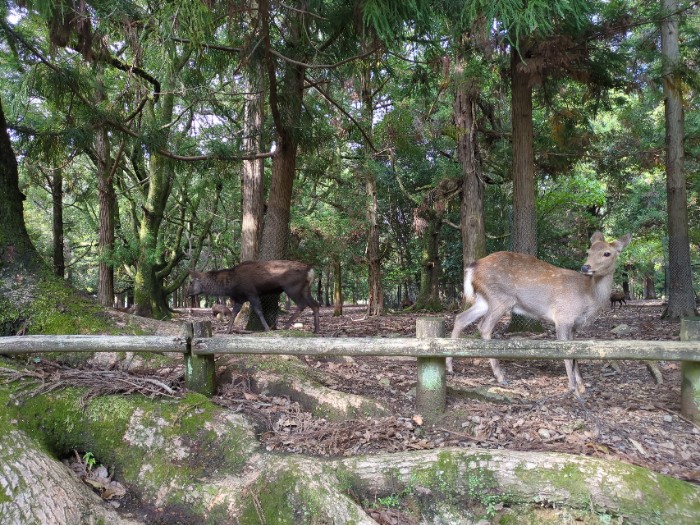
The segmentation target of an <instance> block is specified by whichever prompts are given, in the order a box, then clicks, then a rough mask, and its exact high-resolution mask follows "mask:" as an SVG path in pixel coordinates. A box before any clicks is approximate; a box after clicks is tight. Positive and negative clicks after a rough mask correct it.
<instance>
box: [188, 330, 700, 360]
mask: <svg viewBox="0 0 700 525" xmlns="http://www.w3.org/2000/svg"><path fill="white" fill-rule="evenodd" d="M192 352H193V353H195V354H289V355H315V356H323V355H335V356H337V355H348V356H363V355H366V356H414V357H448V356H453V357H495V358H499V359H574V358H575V359H610V360H619V359H639V360H649V361H700V343H698V342H683V343H682V342H679V341H636V340H614V341H608V340H595V341H594V340H576V341H555V340H541V339H502V340H493V339H492V340H490V341H484V340H481V339H451V338H434V339H416V338H412V337H391V338H380V337H348V338H331V337H314V338H306V337H304V338H297V337H255V336H237V337H214V338H211V339H194V340H193V341H192Z"/></svg>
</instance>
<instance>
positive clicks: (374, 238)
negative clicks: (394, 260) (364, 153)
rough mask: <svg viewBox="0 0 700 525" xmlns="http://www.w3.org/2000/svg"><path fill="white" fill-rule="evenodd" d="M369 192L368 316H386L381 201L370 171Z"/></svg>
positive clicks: (366, 179) (366, 184)
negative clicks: (380, 237) (380, 241)
mask: <svg viewBox="0 0 700 525" xmlns="http://www.w3.org/2000/svg"><path fill="white" fill-rule="evenodd" d="M365 188H366V191H367V225H368V232H367V265H368V271H369V297H368V304H367V314H368V315H384V291H383V289H382V262H381V253H380V252H381V249H380V244H379V200H378V198H377V180H376V178H375V176H374V173H371V172H370V170H369V169H368V170H366V172H365Z"/></svg>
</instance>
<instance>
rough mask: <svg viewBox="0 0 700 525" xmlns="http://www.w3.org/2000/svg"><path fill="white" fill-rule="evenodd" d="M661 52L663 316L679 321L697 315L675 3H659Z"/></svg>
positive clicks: (666, 0)
mask: <svg viewBox="0 0 700 525" xmlns="http://www.w3.org/2000/svg"><path fill="white" fill-rule="evenodd" d="M662 8H663V12H664V13H665V15H666V16H664V18H663V21H662V22H661V52H662V54H663V58H664V70H663V84H664V102H665V105H664V107H665V114H666V193H667V205H666V209H667V215H668V260H669V291H668V306H667V307H666V311H665V312H664V313H663V317H666V318H670V319H680V318H682V317H689V316H694V315H696V310H695V292H694V290H693V276H692V271H691V266H690V241H689V237H688V196H687V192H686V177H685V172H684V168H683V157H684V153H683V136H684V115H683V96H682V93H681V85H680V83H681V81H680V78H679V77H678V75H677V74H676V73H675V71H674V69H675V68H676V66H677V65H678V63H679V60H680V59H679V51H678V16H679V15H677V14H671V13H674V12H676V11H677V9H678V2H677V1H676V0H662Z"/></svg>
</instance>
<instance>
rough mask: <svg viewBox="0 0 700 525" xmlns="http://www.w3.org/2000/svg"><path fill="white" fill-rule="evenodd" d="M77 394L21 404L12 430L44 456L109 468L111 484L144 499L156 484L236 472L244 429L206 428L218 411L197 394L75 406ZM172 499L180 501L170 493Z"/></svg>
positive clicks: (243, 452)
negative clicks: (136, 489) (88, 459)
mask: <svg viewBox="0 0 700 525" xmlns="http://www.w3.org/2000/svg"><path fill="white" fill-rule="evenodd" d="M83 393H84V391H83V390H80V389H65V390H63V391H60V392H53V393H50V394H47V395H43V396H37V397H34V398H31V399H28V400H27V401H26V402H25V403H24V405H23V407H22V410H21V419H20V427H21V428H22V429H24V430H25V431H26V432H27V433H28V434H30V435H31V436H32V437H33V438H35V440H37V442H39V443H40V444H41V445H42V446H43V447H44V448H45V449H46V450H47V451H48V452H50V453H52V454H54V455H56V456H58V457H61V456H66V455H69V454H71V453H72V451H73V450H77V451H78V452H79V453H83V452H86V451H90V452H91V453H93V454H94V456H95V457H96V458H97V460H98V461H99V462H100V463H103V464H105V465H114V466H115V467H116V474H117V479H120V480H122V481H126V482H127V483H134V484H138V485H139V486H141V487H143V490H144V495H145V496H146V498H149V497H153V496H154V495H155V494H156V492H157V491H158V490H159V489H161V488H162V487H186V486H187V485H188V484H190V483H192V482H194V481H195V480H197V479H199V478H200V477H203V476H205V475H210V474H215V473H216V472H217V471H218V470H223V471H226V472H227V473H230V474H235V473H236V472H239V471H240V469H241V468H242V467H243V465H244V463H245V460H246V458H247V457H248V455H249V451H250V449H251V446H252V443H253V440H252V437H251V436H250V435H248V433H247V432H246V427H245V426H244V425H240V426H239V425H235V424H231V425H230V426H229V427H228V428H227V432H225V433H222V434H221V435H218V434H217V433H216V432H215V431H214V430H213V428H212V426H211V425H210V424H209V423H210V422H211V421H212V420H213V419H214V418H215V417H216V414H215V411H217V410H219V409H218V408H217V407H216V406H215V405H213V404H212V403H211V402H210V401H209V400H207V399H206V398H204V397H203V396H200V395H198V394H189V395H187V396H185V398H183V399H182V400H176V401H162V400H155V401H154V400H150V399H147V398H145V397H143V396H139V395H134V396H103V397H98V398H95V399H92V400H90V401H89V402H87V404H86V405H85V406H84V407H83V406H81V401H80V400H81V396H82V395H83ZM171 493H172V498H173V500H174V501H173V502H175V503H187V504H190V505H191V504H192V502H184V501H180V500H182V499H183V498H185V497H186V494H185V493H184V491H183V490H182V489H175V490H172V491H171Z"/></svg>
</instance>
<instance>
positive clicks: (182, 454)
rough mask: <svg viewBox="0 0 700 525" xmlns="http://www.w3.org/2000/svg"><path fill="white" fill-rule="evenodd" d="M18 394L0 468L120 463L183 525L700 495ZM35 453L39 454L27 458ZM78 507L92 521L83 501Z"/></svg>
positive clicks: (131, 406)
mask: <svg viewBox="0 0 700 525" xmlns="http://www.w3.org/2000/svg"><path fill="white" fill-rule="evenodd" d="M13 388H18V386H17V385H10V386H7V385H5V386H0V403H1V404H2V406H3V408H6V409H9V410H6V411H5V413H4V415H0V435H2V436H3V437H2V438H0V452H1V454H0V455H2V460H3V462H2V465H8V464H11V463H12V462H13V461H14V462H17V461H31V463H32V467H31V468H36V469H38V472H39V474H37V475H40V476H41V472H42V469H48V468H53V467H51V466H50V465H54V466H57V467H58V468H59V469H60V468H64V467H62V466H61V465H60V464H59V463H58V462H56V461H55V460H49V459H48V458H47V455H48V456H51V455H54V456H59V455H63V454H66V453H69V452H71V451H72V450H78V451H79V452H80V453H83V452H87V451H89V452H92V453H93V454H94V456H95V457H96V458H97V459H98V461H100V462H101V463H104V464H107V465H110V466H111V465H113V466H114V467H115V473H116V479H117V481H120V482H122V483H123V484H125V485H126V486H128V488H129V491H130V494H132V495H133V496H134V497H135V499H136V501H139V502H140V505H142V508H148V509H150V510H153V511H154V512H158V514H159V515H160V516H167V515H168V514H169V512H170V511H171V510H172V511H173V513H174V512H176V511H177V512H179V513H180V515H181V512H182V509H185V508H186V509H187V512H188V513H189V518H190V519H191V521H192V522H201V523H207V524H212V525H214V524H217V523H222V524H223V523H231V522H232V520H233V521H235V522H238V523H241V524H248V523H264V522H267V523H272V522H275V523H289V524H295V523H338V524H340V523H343V524H345V523H359V524H365V523H366V524H370V523H373V521H371V520H370V519H369V518H368V516H367V515H366V514H365V513H364V511H363V508H362V507H363V505H364V506H369V505H371V504H372V502H375V501H377V500H378V499H379V498H386V497H388V496H392V497H394V498H395V499H396V500H397V502H398V503H399V504H400V505H401V504H403V506H402V509H403V511H404V512H406V513H408V514H411V515H413V516H415V518H416V519H417V520H418V521H427V522H436V523H437V522H440V523H447V522H450V521H451V520H450V516H471V517H474V518H477V519H479V518H483V517H490V518H493V517H497V516H502V517H503V518H504V519H507V520H508V521H507V522H508V523H528V521H527V520H528V519H530V520H531V517H532V513H533V512H535V510H534V509H541V508H543V507H545V508H550V507H553V508H556V509H559V511H562V509H563V510H564V511H567V512H572V513H575V514H576V516H582V515H583V516H586V517H587V518H586V522H587V523H604V522H606V521H605V519H607V520H608V521H607V522H610V519H612V518H620V519H624V521H625V523H659V524H661V523H674V524H679V525H683V524H686V523H687V524H695V523H698V522H699V521H700V487H697V486H694V485H692V484H689V483H685V482H682V481H679V480H676V479H673V478H669V477H667V476H663V475H661V474H656V473H653V472H650V471H648V470H646V469H643V468H640V467H635V466H631V465H627V464H624V463H620V462H617V461H609V460H600V459H594V458H588V457H582V456H573V455H566V454H554V453H552V454H546V453H533V452H511V451H506V450H484V449H470V450H465V449H441V450H431V451H423V452H412V453H399V454H385V455H377V456H363V457H354V458H345V459H338V460H328V461H319V460H318V459H316V458H304V457H299V456H277V455H272V454H265V453H263V452H262V451H261V450H260V448H259V446H258V444H257V442H256V440H255V438H254V436H253V432H252V430H251V427H250V425H249V424H248V423H247V422H246V421H245V420H244V419H243V418H242V417H241V416H240V415H237V414H232V413H231V412H229V411H227V410H224V409H221V408H219V407H216V406H214V405H213V404H212V403H211V402H210V401H209V400H208V399H206V398H205V397H204V396H201V395H197V394H190V395H188V396H186V397H184V398H182V399H179V400H149V399H146V398H143V397H141V396H105V397H100V398H96V399H92V400H90V401H89V402H88V403H87V405H83V404H82V400H81V397H82V394H83V392H82V391H80V390H77V389H68V390H64V391H62V392H53V393H49V394H46V395H42V396H38V397H36V398H31V399H29V400H26V401H25V402H24V403H23V404H20V405H16V404H15V403H14V402H13V403H10V394H11V393H12V392H11V389H13ZM13 436H20V437H17V438H14V437H13ZM8 440H11V441H8ZM37 444H38V445H40V448H39V447H37ZM8 445H12V447H9V446H8ZM42 449H43V450H44V451H45V454H43V453H41V452H35V451H37V450H42ZM8 451H11V452H8ZM8 454H9V455H8ZM49 464H50V465H49ZM47 465H49V466H47ZM7 472H8V470H7V468H0V514H2V515H3V516H6V515H12V514H10V513H11V512H15V511H16V509H17V508H18V506H19V505H20V504H21V501H20V500H19V499H18V497H19V495H18V492H17V491H16V490H15V489H12V490H8V489H7V488H6V487H9V486H14V485H12V484H11V483H9V482H8V481H7V479H6V478H7ZM88 499H92V500H94V498H88ZM98 503H99V502H98ZM75 505H77V507H78V511H79V512H84V513H86V515H92V514H90V513H91V512H92V509H93V507H92V503H90V502H89V501H87V500H86V499H85V498H84V497H81V498H78V499H75ZM174 509H176V510H174ZM512 509H517V511H514V510H512ZM528 509H529V510H528ZM35 510H36V512H37V513H39V512H40V509H35ZM37 515H38V514H37ZM557 516H560V515H559V514H557ZM601 516H602V517H601ZM598 517H601V518H600V519H599V520H598V521H596V519H598ZM603 518H605V519H603ZM24 522H26V523H40V522H41V521H40V520H38V519H35V520H32V519H27V520H25V521H24ZM24 522H23V523H24ZM73 522H75V521H73ZM105 522H106V523H111V522H110V521H108V519H107V518H105ZM530 522H531V521H530ZM55 523H70V521H60V520H59V521H56V522H55ZM86 523H89V522H86ZM115 523H119V522H115Z"/></svg>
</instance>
